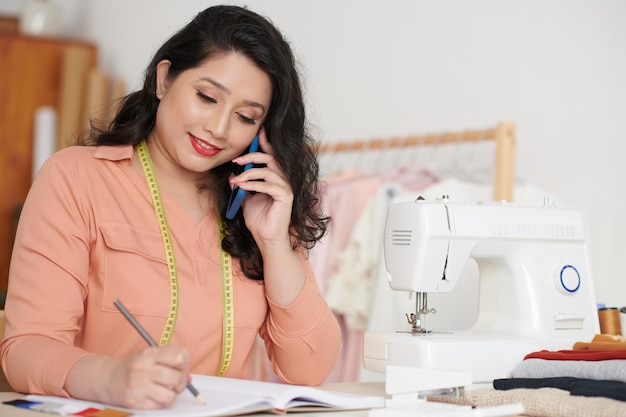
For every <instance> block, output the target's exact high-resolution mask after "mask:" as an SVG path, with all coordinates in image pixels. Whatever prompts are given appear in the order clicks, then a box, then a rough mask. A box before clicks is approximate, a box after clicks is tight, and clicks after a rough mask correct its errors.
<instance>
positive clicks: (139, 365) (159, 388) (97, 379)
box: [65, 346, 189, 409]
mask: <svg viewBox="0 0 626 417" xmlns="http://www.w3.org/2000/svg"><path fill="white" fill-rule="evenodd" d="M188 357H189V355H188V353H187V351H186V350H185V349H184V348H181V347H178V346H160V347H146V348H145V349H143V350H142V351H140V352H138V353H136V354H135V355H133V356H130V357H128V358H112V357H105V356H95V355H93V356H86V357H83V358H81V359H80V360H79V361H78V362H76V364H74V366H73V367H72V369H71V370H70V372H69V374H68V377H67V379H66V381H65V390H66V391H67V392H68V394H70V395H71V396H72V397H74V398H78V399H83V400H89V401H97V402H102V403H105V404H111V405H118V406H122V407H127V408H135V409H158V408H163V407H166V406H168V405H170V404H171V403H173V402H174V400H175V399H176V397H177V396H178V394H180V393H181V392H182V391H184V390H185V387H186V386H187V375H188V373H189V359H188Z"/></svg>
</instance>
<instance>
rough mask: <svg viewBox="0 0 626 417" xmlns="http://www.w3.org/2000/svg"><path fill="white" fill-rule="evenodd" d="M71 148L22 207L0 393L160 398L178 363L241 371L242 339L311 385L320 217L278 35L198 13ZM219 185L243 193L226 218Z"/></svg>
mask: <svg viewBox="0 0 626 417" xmlns="http://www.w3.org/2000/svg"><path fill="white" fill-rule="evenodd" d="M256 135H258V136H259V142H260V149H261V151H262V152H251V153H247V154H246V152H245V151H246V149H247V148H248V147H249V145H250V143H251V142H252V140H253V138H254V137H255V136H256ZM87 142H89V144H91V145H95V146H75V147H70V148H66V149H63V150H61V151H59V152H57V153H56V154H55V155H53V156H52V157H51V158H50V159H49V160H48V161H47V162H46V164H45V165H44V167H42V169H41V170H40V173H39V174H38V176H37V178H36V180H35V182H34V183H33V186H32V188H31V191H30V192H29V195H28V198H27V201H26V203H25V205H24V208H23V211H22V215H21V216H22V217H21V219H20V223H19V227H18V232H17V236H16V241H15V246H14V253H13V257H12V261H11V262H12V263H11V268H10V278H9V282H10V283H9V291H8V297H7V302H6V316H7V329H6V334H5V339H4V340H3V342H2V345H1V353H2V365H3V369H4V371H5V373H6V375H7V378H8V379H9V382H10V383H11V385H12V386H13V388H14V389H15V390H16V391H20V392H27V393H37V394H47V395H60V396H71V397H75V398H81V399H86V400H93V401H99V402H104V403H109V404H115V405H121V406H126V407H131V408H159V407H164V406H167V405H169V404H170V403H171V402H172V401H174V399H175V398H176V395H177V394H179V393H180V392H182V391H183V390H184V389H185V386H186V384H187V375H188V374H189V373H200V374H209V375H224V376H227V377H235V378H250V377H252V371H253V369H252V366H253V363H252V362H253V345H254V341H255V338H256V337H257V335H259V334H260V335H261V337H262V338H263V339H264V341H265V344H266V348H267V352H268V356H269V359H270V360H271V362H272V365H273V369H274V371H275V372H276V374H277V375H278V376H279V377H280V378H281V379H282V380H283V381H285V382H287V383H295V384H311V385H312V384H318V383H320V382H322V381H323V380H324V379H325V377H326V376H327V375H328V374H329V373H330V371H331V369H332V367H333V365H334V362H335V360H336V358H337V356H338V354H339V351H340V349H341V335H340V331H339V327H338V325H337V323H336V320H335V319H334V316H333V314H332V312H331V311H330V310H329V308H328V306H327V305H326V303H325V302H324V300H323V298H322V296H321V295H320V292H319V289H318V287H317V284H316V281H315V277H314V276H313V274H312V271H311V268H310V266H309V264H308V262H307V260H306V251H307V249H310V248H311V247H312V246H313V245H314V244H315V242H316V241H317V240H319V239H320V238H321V237H322V235H323V234H324V232H325V230H326V222H327V220H328V219H327V218H325V217H324V216H323V215H322V214H321V213H320V212H319V205H318V200H317V199H316V193H317V174H318V166H317V162H316V159H315V155H314V153H313V152H312V150H311V149H312V142H311V140H310V138H309V136H308V134H307V132H306V130H305V112H304V104H303V98H302V93H301V89H300V85H299V79H298V74H297V72H296V70H295V65H294V59H293V55H292V53H291V50H290V47H289V45H288V44H287V43H286V42H285V41H284V40H283V38H282V36H281V34H280V33H279V32H278V30H277V29H276V28H275V27H274V26H273V25H272V24H271V23H270V22H268V21H267V20H266V19H264V18H262V17H260V16H258V15H257V14H255V13H253V12H251V11H249V10H247V9H245V8H240V7H235V6H217V7H211V8H208V9H207V10H205V11H203V12H201V13H199V14H198V15H197V16H196V17H195V19H194V20H193V21H191V22H190V23H189V24H188V25H187V26H185V27H184V28H183V29H181V30H180V31H179V32H178V33H177V34H175V35H174V36H172V38H170V39H169V40H168V41H167V42H166V43H165V44H164V45H163V46H162V47H161V48H160V49H159V50H158V52H157V53H156V55H155V56H154V58H153V59H152V62H151V63H150V65H149V66H148V68H147V71H146V74H145V82H144V86H143V89H141V90H139V91H137V92H134V93H132V94H130V95H128V96H127V97H125V98H124V100H123V102H122V105H121V107H120V109H119V111H118V113H117V115H116V117H115V119H114V120H113V122H112V123H111V126H110V127H109V128H108V129H106V130H104V131H99V130H97V129H95V128H92V132H91V135H90V137H89V140H88V141H87ZM250 163H253V164H255V165H254V168H252V169H250V170H247V171H245V172H244V173H241V174H234V171H235V170H236V168H237V167H239V166H242V165H245V164H250ZM236 187H239V188H240V189H242V190H245V191H247V192H248V193H249V195H248V196H247V198H246V200H245V203H244V205H243V207H242V209H241V210H239V212H238V213H237V215H236V216H235V217H234V218H233V219H232V220H229V219H226V218H225V212H226V209H227V205H228V203H229V197H230V195H231V190H232V189H233V188H236ZM223 294H224V295H223ZM116 300H119V301H120V302H121V303H123V305H124V306H125V307H126V308H127V309H128V310H129V311H130V312H131V313H132V314H133V315H134V316H135V318H136V319H137V321H139V322H140V324H141V325H142V326H143V327H144V328H145V329H146V331H147V332H148V333H149V334H150V335H151V336H152V337H153V338H154V339H156V340H157V341H159V342H160V343H159V344H160V346H159V347H149V346H147V344H146V342H145V341H144V340H143V339H142V338H141V336H140V335H139V333H138V332H137V331H136V330H135V329H134V328H133V327H132V326H130V324H129V323H128V322H127V321H126V319H125V318H124V316H123V315H122V314H121V313H120V311H118V309H117V308H116V306H115V305H114V302H115V301H116Z"/></svg>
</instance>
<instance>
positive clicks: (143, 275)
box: [98, 223, 170, 317]
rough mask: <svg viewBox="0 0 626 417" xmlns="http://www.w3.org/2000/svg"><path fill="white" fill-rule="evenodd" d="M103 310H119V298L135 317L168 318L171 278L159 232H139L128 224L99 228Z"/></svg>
mask: <svg viewBox="0 0 626 417" xmlns="http://www.w3.org/2000/svg"><path fill="white" fill-rule="evenodd" d="M100 231H101V233H102V236H103V238H104V239H103V240H104V245H103V248H102V250H103V252H104V253H103V256H102V257H101V259H102V263H101V265H98V268H99V269H100V273H101V276H102V277H103V280H102V282H103V295H104V296H103V306H102V309H103V310H104V311H117V309H116V308H115V306H114V305H113V302H114V301H115V300H117V299H119V300H121V301H122V302H123V303H124V306H125V307H126V308H127V309H128V310H129V311H130V312H131V313H134V314H141V315H148V316H157V317H167V314H168V311H169V303H170V279H169V272H168V268H167V262H166V260H165V249H164V248H163V240H162V237H161V235H160V234H159V233H153V232H148V231H145V230H139V229H137V228H135V227H132V226H131V225H129V224H126V223H106V224H102V225H101V226H100Z"/></svg>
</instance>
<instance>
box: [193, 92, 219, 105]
mask: <svg viewBox="0 0 626 417" xmlns="http://www.w3.org/2000/svg"><path fill="white" fill-rule="evenodd" d="M197 94H198V97H200V99H201V100H202V101H206V102H207V103H217V100H215V99H214V98H213V97H209V96H207V95H206V94H203V93H201V92H200V91H198V93H197Z"/></svg>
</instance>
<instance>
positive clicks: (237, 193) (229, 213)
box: [226, 135, 259, 220]
mask: <svg viewBox="0 0 626 417" xmlns="http://www.w3.org/2000/svg"><path fill="white" fill-rule="evenodd" d="M258 150H259V135H256V136H255V137H254V139H253V140H252V143H251V144H250V147H249V148H248V152H247V153H250V152H256V151H258ZM253 166H254V164H253V163H252V162H250V163H248V164H245V165H243V166H239V168H237V171H235V175H239V174H241V173H242V172H244V171H247V170H249V169H250V168H252V167H253ZM245 197H246V191H245V190H242V189H241V188H239V187H235V188H233V189H232V191H231V192H230V198H229V199H228V206H227V207H226V218H227V219H228V220H232V219H234V218H235V216H236V215H237V211H239V208H240V207H241V204H242V203H243V199H244V198H245Z"/></svg>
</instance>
